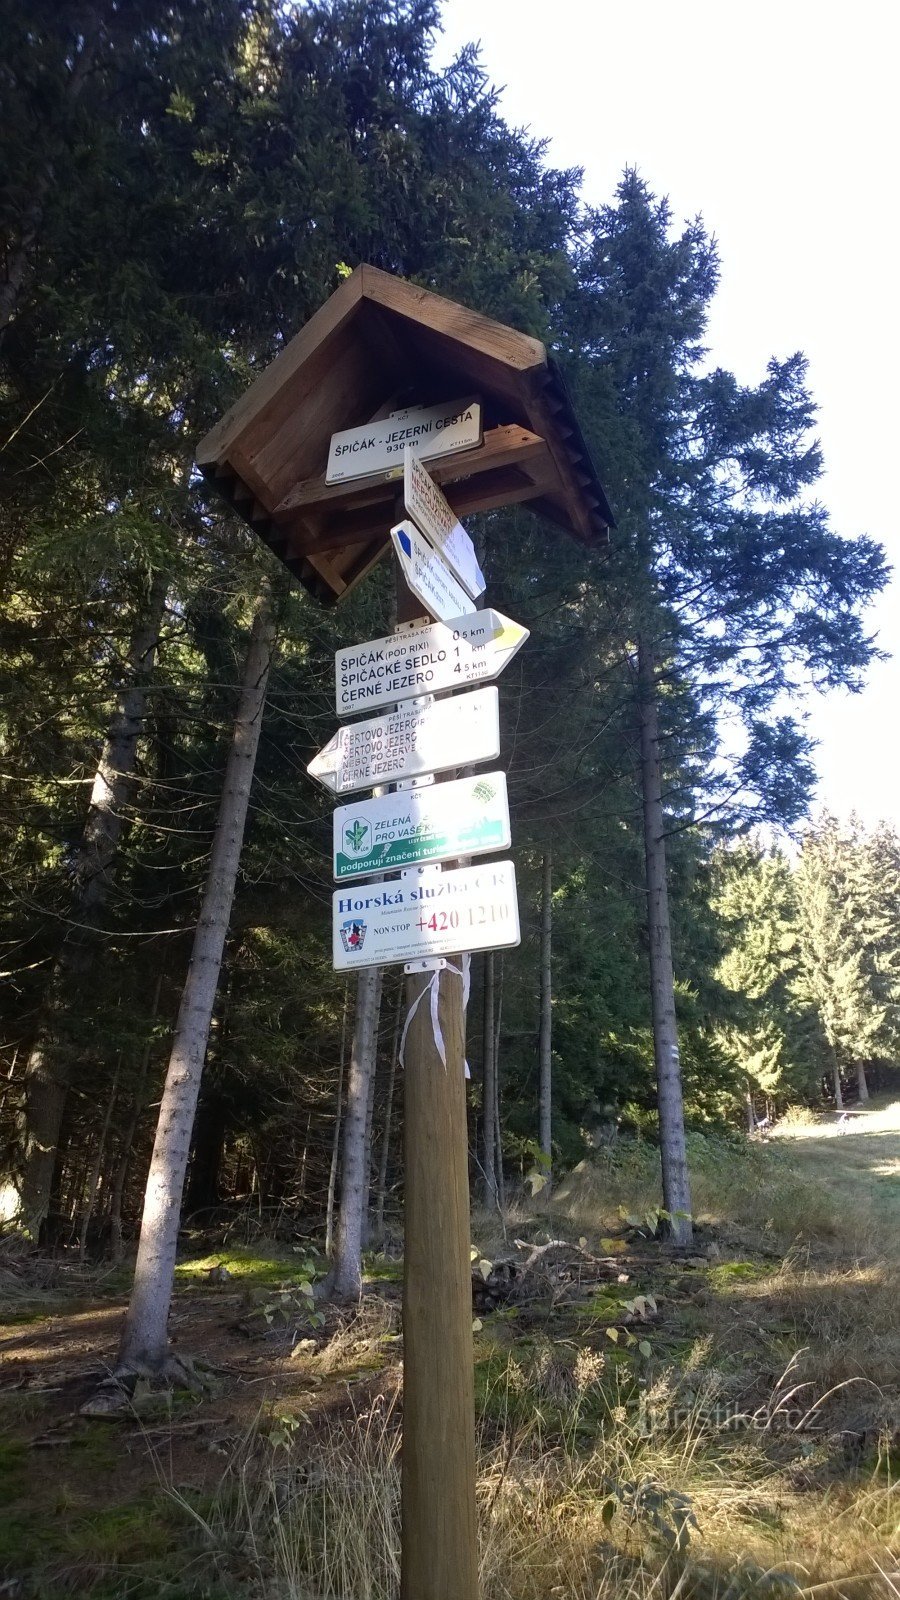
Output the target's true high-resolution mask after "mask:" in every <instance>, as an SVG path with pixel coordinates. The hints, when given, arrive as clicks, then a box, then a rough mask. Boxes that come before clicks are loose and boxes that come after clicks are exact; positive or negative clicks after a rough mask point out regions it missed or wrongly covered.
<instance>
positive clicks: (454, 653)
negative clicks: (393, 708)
mask: <svg viewBox="0 0 900 1600" xmlns="http://www.w3.org/2000/svg"><path fill="white" fill-rule="evenodd" d="M527 638H528V629H527V628H523V627H522V626H521V624H520V623H518V622H512V621H510V619H509V617H505V616H504V615H503V613H502V611H492V610H489V609H486V610H484V611H475V612H472V613H471V614H470V615H468V616H464V617H456V618H454V619H453V620H452V621H450V622H435V623H432V624H431V626H430V627H425V628H413V629H411V630H410V631H409V632H407V633H391V634H388V636H387V637H386V638H384V639H370V640H369V641H368V642H367V643H366V644H354V645H350V646H349V647H347V648H345V649H343V650H338V651H336V652H335V657H334V665H335V706H336V710H337V714H338V716H339V717H352V716H353V715H354V714H355V712H357V711H365V710H367V709H368V708H369V707H375V708H377V707H379V706H387V705H391V704H394V703H395V702H396V701H398V700H410V699H412V698H413V697H414V696H419V695H426V694H436V693H437V692H438V691H439V690H441V689H462V688H464V687H465V686H466V684H470V683H483V682H484V681H485V679H488V680H490V679H492V678H499V676H500V674H501V672H502V671H503V669H504V667H507V666H509V663H510V661H511V660H512V658H513V656H514V655H515V654H516V651H517V650H520V649H521V647H522V645H523V644H524V643H525V640H526V639H527Z"/></svg>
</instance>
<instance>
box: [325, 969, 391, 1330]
mask: <svg viewBox="0 0 900 1600" xmlns="http://www.w3.org/2000/svg"><path fill="white" fill-rule="evenodd" d="M381 979H382V969H381V967H368V968H366V969H365V971H363V972H361V973H360V974H359V977H358V978H357V984H356V1021H355V1024H354V1028H353V1043H352V1045H351V1047H350V1071H349V1074H348V1077H347V1109H346V1112H345V1115H344V1142H343V1151H342V1161H341V1204H340V1210H339V1212H338V1225H337V1237H336V1240H335V1252H334V1261H333V1262H332V1266H331V1271H330V1272H329V1274H328V1280H327V1292H328V1294H329V1295H330V1296H331V1297H332V1298H333V1299H335V1300H358V1299H359V1294H360V1289H361V1288H362V1274H361V1259H360V1258H361V1255H362V1237H363V1220H364V1212H365V1207H366V1200H367V1198H368V1192H369V1181H368V1180H369V1175H368V1172H367V1171H366V1168H365V1160H366V1120H367V1117H368V1107H369V1083H370V1080H371V1077H372V1074H373V1072H374V1071H375V1055H376V1051H377V1048H378V1015H379V1011H380V1008H381Z"/></svg>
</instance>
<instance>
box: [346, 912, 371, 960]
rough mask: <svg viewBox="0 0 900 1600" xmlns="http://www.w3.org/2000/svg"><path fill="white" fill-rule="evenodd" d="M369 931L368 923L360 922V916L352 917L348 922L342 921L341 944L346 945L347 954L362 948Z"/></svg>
mask: <svg viewBox="0 0 900 1600" xmlns="http://www.w3.org/2000/svg"><path fill="white" fill-rule="evenodd" d="M367 931H368V930H367V926H366V924H365V923H364V922H360V920H359V918H358V917H350V918H348V920H347V921H346V922H342V923H341V928H340V933H341V944H342V945H343V946H344V951H345V953H346V954H347V955H350V954H352V953H353V952H354V951H356V950H361V949H362V947H363V945H364V944H365V942H366V933H367Z"/></svg>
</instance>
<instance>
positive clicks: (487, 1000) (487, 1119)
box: [481, 950, 497, 1209]
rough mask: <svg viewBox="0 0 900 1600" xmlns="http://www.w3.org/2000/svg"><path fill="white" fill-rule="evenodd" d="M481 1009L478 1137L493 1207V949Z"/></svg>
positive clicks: (487, 963)
mask: <svg viewBox="0 0 900 1600" xmlns="http://www.w3.org/2000/svg"><path fill="white" fill-rule="evenodd" d="M482 998H483V1005H484V1011H483V1015H482V1033H481V1037H482V1049H481V1054H482V1091H481V1102H482V1109H481V1136H482V1169H483V1173H484V1203H485V1205H486V1206H490V1207H491V1209H493V1208H494V1207H495V1206H496V1204H497V1156H496V1152H497V1132H496V1128H495V1126H494V1112H495V1108H496V1101H497V1080H496V1074H495V1072H494V952H493V950H488V951H487V953H486V954H485V957H484V994H483V997H482Z"/></svg>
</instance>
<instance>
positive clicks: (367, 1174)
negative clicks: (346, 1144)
mask: <svg viewBox="0 0 900 1600" xmlns="http://www.w3.org/2000/svg"><path fill="white" fill-rule="evenodd" d="M383 977H384V974H383V973H382V979H383ZM378 1008H379V1021H380V1017H381V995H380V994H379V996H378ZM377 1079H378V1023H376V1028H375V1046H374V1050H373V1053H372V1071H371V1072H370V1074H369V1098H368V1100H367V1101H366V1138H365V1143H364V1145H363V1215H362V1235H361V1239H360V1244H361V1246H362V1249H363V1250H368V1248H369V1244H370V1239H371V1232H372V1220H371V1216H370V1213H369V1207H370V1204H371V1199H372V1134H373V1131H374V1122H375V1087H376V1082H377Z"/></svg>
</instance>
